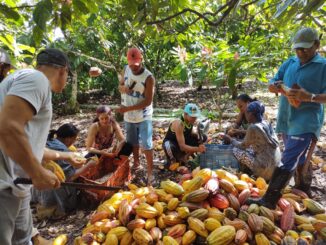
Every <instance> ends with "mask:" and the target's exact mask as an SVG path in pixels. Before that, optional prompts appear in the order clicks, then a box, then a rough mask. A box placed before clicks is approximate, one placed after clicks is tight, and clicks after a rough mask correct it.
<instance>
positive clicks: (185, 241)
mask: <svg viewBox="0 0 326 245" xmlns="http://www.w3.org/2000/svg"><path fill="white" fill-rule="evenodd" d="M195 240H196V232H194V231H193V230H188V231H187V232H186V233H185V234H184V235H183V236H182V245H189V244H192V243H193V242H194V241H195Z"/></svg>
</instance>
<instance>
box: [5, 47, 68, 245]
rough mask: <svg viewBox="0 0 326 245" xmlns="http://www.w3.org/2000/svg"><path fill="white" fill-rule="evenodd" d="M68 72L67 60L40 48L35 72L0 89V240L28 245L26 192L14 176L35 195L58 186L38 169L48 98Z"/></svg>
mask: <svg viewBox="0 0 326 245" xmlns="http://www.w3.org/2000/svg"><path fill="white" fill-rule="evenodd" d="M68 72H69V63H68V58H67V56H66V55H65V54H64V53H62V52H61V51H60V50H58V49H45V50H43V51H41V52H40V53H39V54H38V56H37V67H36V69H22V70H18V71H16V72H15V73H13V74H11V75H9V76H8V77H6V78H5V79H4V80H3V81H2V83H1V84H0V209H1V210H3V215H2V217H1V219H0V241H1V244H3V245H11V244H29V241H30V240H31V232H32V215H31V210H30V206H29V201H30V187H28V186H22V185H19V186H16V185H14V183H13V181H14V180H15V179H16V178H17V177H29V178H31V179H32V182H33V185H34V187H35V188H37V189H39V190H46V189H52V188H58V187H59V186H60V182H59V180H58V178H57V177H56V176H55V174H53V173H52V172H50V171H48V170H46V169H45V168H43V167H42V165H41V164H40V162H41V160H42V157H43V154H44V148H45V143H46V139H47V134H48V132H49V128H50V123H51V118H52V102H51V98H52V93H51V91H53V92H55V93H60V92H61V91H62V90H63V88H64V87H65V85H66V82H67V77H68Z"/></svg>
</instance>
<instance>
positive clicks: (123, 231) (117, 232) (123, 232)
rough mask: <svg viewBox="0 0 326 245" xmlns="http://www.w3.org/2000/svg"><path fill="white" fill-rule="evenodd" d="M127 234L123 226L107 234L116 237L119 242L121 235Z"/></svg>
mask: <svg viewBox="0 0 326 245" xmlns="http://www.w3.org/2000/svg"><path fill="white" fill-rule="evenodd" d="M127 232H128V229H127V228H126V227H124V226H118V227H115V228H112V229H111V230H110V231H109V233H108V234H113V235H116V236H117V238H118V240H121V238H122V237H123V235H124V234H125V233H127Z"/></svg>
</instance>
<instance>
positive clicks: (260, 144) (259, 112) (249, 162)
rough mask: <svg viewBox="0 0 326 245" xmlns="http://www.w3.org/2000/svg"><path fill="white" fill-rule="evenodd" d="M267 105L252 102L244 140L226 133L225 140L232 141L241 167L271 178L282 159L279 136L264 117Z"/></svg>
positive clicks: (267, 178) (247, 116) (247, 115)
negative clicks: (238, 139) (233, 137)
mask: <svg viewBox="0 0 326 245" xmlns="http://www.w3.org/2000/svg"><path fill="white" fill-rule="evenodd" d="M264 112H265V106H264V105H263V104H262V103H261V102H260V101H254V102H251V103H250V104H249V105H248V106H247V109H246V112H245V116H246V118H247V120H248V123H249V127H248V129H247V133H246V136H245V138H244V139H243V141H242V142H239V141H237V140H236V139H232V138H231V137H230V136H229V135H224V136H223V137H224V141H226V142H229V143H231V144H232V145H234V146H235V147H234V148H233V154H234V156H235V157H236V158H237V160H238V161H239V164H240V169H242V170H243V171H244V172H247V173H248V174H254V175H255V176H257V177H259V176H260V177H262V178H264V179H265V180H270V178H271V176H272V173H273V171H274V169H275V167H276V166H277V165H278V163H279V162H280V160H281V151H280V148H279V144H278V140H277V136H276V135H275V133H274V130H273V128H272V125H271V124H270V123H268V122H267V121H265V120H264V119H263V117H264Z"/></svg>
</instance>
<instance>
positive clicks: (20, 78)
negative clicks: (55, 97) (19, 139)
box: [0, 69, 52, 197]
mask: <svg viewBox="0 0 326 245" xmlns="http://www.w3.org/2000/svg"><path fill="white" fill-rule="evenodd" d="M6 95H15V96H18V97H20V98H23V99H24V100H26V101H27V102H28V103H30V104H31V105H32V106H33V107H34V109H35V112H36V114H35V115H34V116H33V118H32V120H30V121H29V122H28V123H27V125H26V126H25V132H26V134H27V136H28V140H29V143H30V145H31V147H32V151H33V153H34V155H35V156H36V158H37V159H38V160H39V161H41V160H42V157H43V154H44V147H45V144H46V139H47V135H48V132H49V129H50V124H51V119H52V93H51V87H50V82H49V80H48V79H47V77H46V76H45V75H44V74H43V73H42V72H40V71H37V70H34V69H23V70H18V71H16V72H15V73H13V74H11V75H9V76H8V77H6V78H5V79H4V80H3V81H2V82H1V83H0V110H1V107H2V105H3V102H4V99H5V96H6ZM17 113H19V112H17ZM11 147H15V146H11ZM17 177H28V176H27V174H26V173H25V171H24V170H23V169H22V168H21V167H20V165H19V164H17V163H15V162H14V161H13V160H12V159H11V158H9V157H8V156H6V155H5V154H4V153H3V152H2V151H1V150H0V190H2V189H6V188H12V190H13V194H14V195H16V196H18V197H24V196H26V195H28V193H29V192H30V190H29V189H30V186H28V185H18V186H15V185H14V184H13V181H14V180H15V179H16V178H17Z"/></svg>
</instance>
